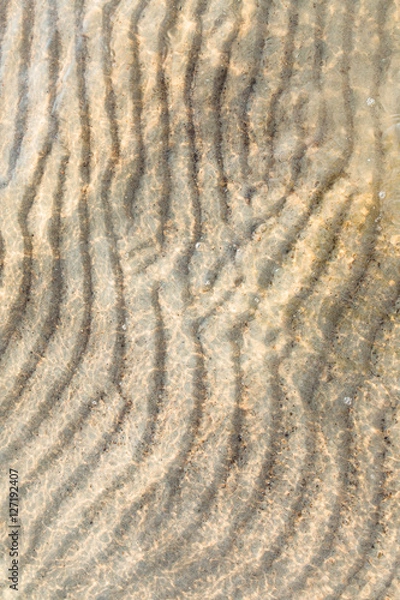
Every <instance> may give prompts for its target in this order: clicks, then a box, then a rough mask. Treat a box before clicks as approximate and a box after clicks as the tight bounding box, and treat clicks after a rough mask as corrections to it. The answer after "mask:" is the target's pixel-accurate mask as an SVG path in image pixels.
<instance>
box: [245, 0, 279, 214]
mask: <svg viewBox="0 0 400 600" xmlns="http://www.w3.org/2000/svg"><path fill="white" fill-rule="evenodd" d="M271 5H272V0H268V1H267V0H266V1H265V2H263V3H261V8H260V16H258V18H257V21H256V23H255V28H256V41H255V43H254V50H253V51H252V58H254V60H253V62H252V64H251V65H250V68H249V70H248V81H249V83H248V84H247V86H246V88H245V89H244V91H243V92H242V93H241V95H240V100H239V102H240V107H239V132H240V150H239V164H240V171H241V176H242V179H243V181H246V182H248V179H249V175H250V165H249V151H250V127H251V124H250V117H249V111H250V105H251V99H252V96H253V95H254V93H255V87H256V84H257V79H258V74H259V72H260V68H261V62H262V58H263V54H264V49H265V45H266V42H267V39H268V32H267V27H268V24H269V14H270V9H271ZM254 192H255V189H254V188H253V187H252V186H249V185H248V187H247V189H246V190H245V193H244V195H245V198H246V200H247V202H248V203H249V204H251V197H252V195H253V194H254Z"/></svg>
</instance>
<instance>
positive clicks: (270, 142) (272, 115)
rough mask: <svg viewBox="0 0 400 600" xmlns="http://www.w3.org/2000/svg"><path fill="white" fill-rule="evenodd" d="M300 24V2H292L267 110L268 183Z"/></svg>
mask: <svg viewBox="0 0 400 600" xmlns="http://www.w3.org/2000/svg"><path fill="white" fill-rule="evenodd" d="M298 24H299V0H291V2H290V6H289V8H288V29H287V33H286V35H285V46H284V50H283V59H282V67H281V72H280V75H279V79H280V82H279V86H278V89H277V90H276V91H275V92H274V93H273V94H272V96H271V100H270V102H269V106H268V110H267V114H268V117H267V122H266V136H267V140H266V142H267V147H268V149H269V156H268V161H267V167H266V170H265V180H266V181H267V183H268V180H269V176H270V173H271V170H272V169H273V166H274V162H275V156H274V144H275V134H276V130H277V126H278V123H277V110H278V105H279V102H280V99H281V96H282V95H283V93H284V91H285V90H286V89H287V86H288V84H289V83H290V80H291V78H292V75H293V66H294V41H295V37H296V33H297V28H298Z"/></svg>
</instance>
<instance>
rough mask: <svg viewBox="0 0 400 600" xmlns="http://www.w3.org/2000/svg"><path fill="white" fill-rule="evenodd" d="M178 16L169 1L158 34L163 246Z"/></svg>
mask: <svg viewBox="0 0 400 600" xmlns="http://www.w3.org/2000/svg"><path fill="white" fill-rule="evenodd" d="M177 17H178V7H177V5H176V3H175V0H169V1H168V2H167V10H166V13H165V16H164V18H163V20H162V23H161V26H160V31H159V34H158V60H157V75H156V77H157V88H158V96H159V100H160V106H161V115H160V117H159V123H160V128H161V145H162V149H161V155H160V163H161V165H160V166H161V174H162V175H161V176H162V184H161V191H160V199H159V201H158V211H159V219H160V224H159V228H158V232H157V235H156V237H157V242H158V244H159V245H160V247H161V248H162V247H163V246H164V244H165V227H166V225H167V221H168V220H169V219H170V217H171V191H172V181H171V167H170V147H171V142H170V138H171V126H170V115H169V105H168V82H167V78H166V76H165V70H164V63H165V59H166V56H167V52H168V41H167V39H168V33H169V31H170V30H171V29H172V28H173V27H174V25H175V22H176V20H177Z"/></svg>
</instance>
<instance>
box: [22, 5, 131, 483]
mask: <svg viewBox="0 0 400 600" xmlns="http://www.w3.org/2000/svg"><path fill="white" fill-rule="evenodd" d="M119 3H120V0H116V1H115V0H114V2H112V3H108V4H107V5H106V6H105V8H104V10H105V14H104V15H103V17H104V18H103V34H104V32H105V37H106V39H105V43H104V48H105V52H106V53H107V51H109V49H110V36H111V25H110V21H111V18H112V14H113V12H114V11H115V10H116V8H117V6H118V4H119ZM107 57H109V52H108V53H107ZM103 68H104V77H105V79H106V87H107V92H108V93H107V94H106V99H105V108H106V111H107V113H108V116H109V122H110V130H111V135H112V142H113V143H112V149H111V152H112V157H111V158H110V160H109V162H108V165H107V167H106V169H105V173H104V176H103V179H102V183H101V191H100V197H101V201H102V208H103V214H104V223H105V228H106V235H107V240H108V247H109V253H110V261H111V266H112V271H113V275H114V279H115V285H116V290H117V292H116V294H117V300H116V308H115V310H116V313H117V333H116V339H115V344H114V350H113V356H112V360H111V367H110V369H109V373H110V379H111V382H112V384H113V385H114V386H115V387H116V388H117V390H118V392H119V394H120V396H123V394H122V389H121V381H120V380H121V379H122V378H123V374H124V358H125V354H126V341H125V334H124V330H123V326H124V324H125V319H126V308H125V301H124V280H123V274H122V269H121V265H120V261H119V257H118V253H117V250H116V248H117V239H116V235H115V232H114V228H113V224H112V212H111V206H110V203H109V193H110V187H111V183H112V179H113V177H114V174H115V167H116V164H117V163H118V161H119V139H118V128H117V124H116V120H115V104H113V101H112V98H113V94H112V93H113V90H112V87H110V86H111V64H110V61H109V58H106V57H103ZM110 95H111V100H110ZM104 394H105V392H104V393H103V392H98V393H97V395H96V398H99V397H103V396H104ZM131 404H132V403H131V402H129V401H127V400H126V399H125V406H124V407H123V409H122V410H121V411H120V413H119V415H118V417H117V419H116V421H117V426H115V427H114V428H113V431H114V433H115V432H119V430H120V428H121V426H122V424H123V421H124V420H125V419H126V417H127V415H128V413H129V410H130V406H131ZM89 415H90V409H89V405H87V406H86V407H83V409H81V410H80V411H79V414H78V415H77V417H76V418H75V419H74V421H73V422H71V421H70V423H69V424H68V426H67V427H66V428H64V430H63V431H62V433H61V434H60V437H61V439H60V440H59V441H58V444H56V445H55V446H56V447H53V449H52V450H51V451H50V452H48V454H47V455H46V457H44V458H43V459H42V461H41V463H40V468H41V469H42V470H43V469H44V468H45V465H51V464H52V462H53V461H54V459H55V458H56V457H58V456H60V454H61V453H62V452H63V451H65V448H66V444H67V442H71V441H72V439H73V437H74V435H75V434H76V432H77V428H78V426H79V427H81V426H82V425H84V423H85V421H86V420H87V418H88V417H89ZM105 438H107V442H105V441H103V442H102V444H101V446H102V450H101V452H104V451H105V450H104V448H105V447H106V446H107V447H108V446H109V445H110V444H111V443H112V435H111V434H109V435H108V436H105ZM50 459H51V460H50ZM34 475H36V472H34V473H33V474H32V477H33V476H34Z"/></svg>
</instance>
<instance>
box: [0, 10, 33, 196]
mask: <svg viewBox="0 0 400 600" xmlns="http://www.w3.org/2000/svg"><path fill="white" fill-rule="evenodd" d="M34 22H35V11H34V1H33V0H25V1H24V3H23V13H22V35H21V43H20V46H19V53H20V64H19V70H18V104H17V114H16V117H15V132H14V139H13V142H12V145H11V150H10V157H9V164H8V174H7V182H6V185H7V184H8V183H9V182H10V181H11V178H12V176H13V174H14V171H15V167H16V165H17V162H18V158H19V155H20V153H21V148H22V142H23V139H24V137H25V134H26V123H27V119H28V104H29V98H28V92H29V78H28V71H29V67H30V62H31V52H32V39H33V26H34ZM3 185H4V184H3Z"/></svg>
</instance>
